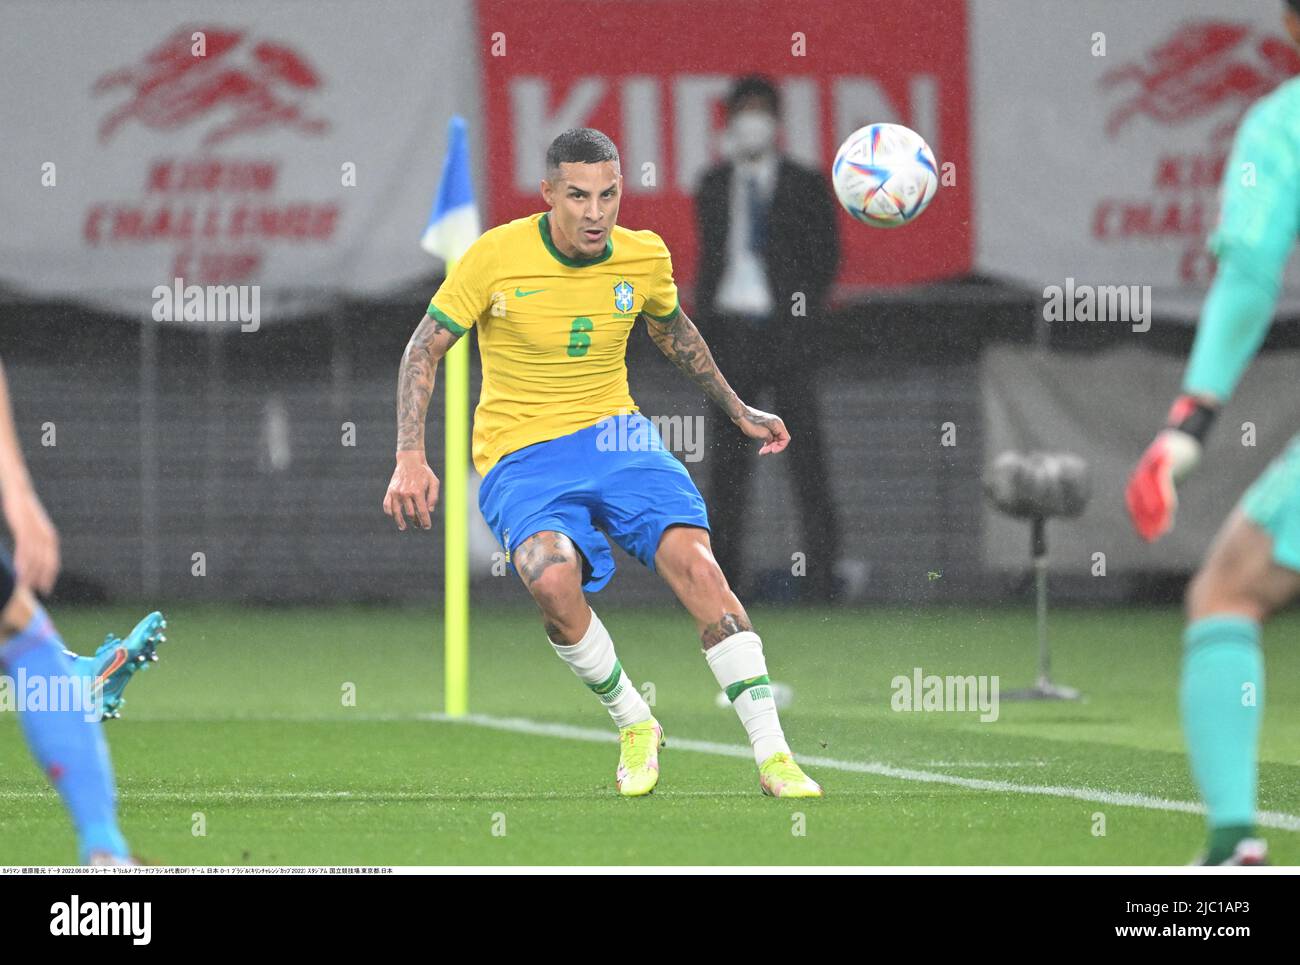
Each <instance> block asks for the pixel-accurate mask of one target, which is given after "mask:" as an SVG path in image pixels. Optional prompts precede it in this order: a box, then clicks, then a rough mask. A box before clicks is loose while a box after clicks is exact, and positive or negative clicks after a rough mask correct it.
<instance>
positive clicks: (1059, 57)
mask: <svg viewBox="0 0 1300 965" xmlns="http://www.w3.org/2000/svg"><path fill="white" fill-rule="evenodd" d="M850 6H851V5H850ZM218 9H219V12H218V13H213V12H212V11H211V5H210V4H207V3H203V2H201V0H171V2H162V0H137V2H125V0H123V2H116V3H112V4H87V3H84V2H81V0H42V2H34V0H10V2H8V3H5V4H0V84H2V85H3V90H4V91H5V97H3V98H0V131H3V132H4V135H3V137H2V138H0V162H3V165H4V167H3V171H4V177H3V178H2V179H0V223H3V224H4V225H5V229H6V230H5V231H4V232H3V233H0V286H3V287H4V288H7V289H11V290H14V291H17V292H19V293H20V294H27V295H31V296H33V297H51V298H74V299H82V300H85V301H88V302H91V303H94V304H96V305H98V306H101V307H108V308H114V309H119V310H123V311H129V312H139V313H148V312H149V311H150V308H151V304H152V292H153V291H154V290H155V289H156V288H157V287H158V286H169V287H171V286H173V284H174V280H175V279H176V278H177V277H180V278H183V279H184V281H185V283H186V284H199V285H225V284H242V285H259V286H262V287H263V288H264V289H266V290H265V291H264V292H263V296H262V301H263V304H264V305H268V304H269V305H274V303H275V300H276V296H277V295H280V296H283V295H284V294H286V293H297V294H299V295H303V294H304V293H317V292H320V291H321V290H325V291H336V292H348V293H355V294H361V295H365V294H375V293H380V292H383V291H385V290H389V289H392V288H394V287H397V286H403V285H407V284H409V283H410V282H411V281H412V280H413V279H416V278H419V277H421V276H426V277H427V276H429V275H431V274H433V273H434V272H436V267H435V266H434V265H432V264H431V263H430V261H429V260H428V257H427V256H426V255H424V254H423V252H422V251H421V250H420V249H419V247H418V245H417V244H416V240H417V239H418V238H419V236H420V234H421V232H422V229H423V227H424V224H425V219H426V216H427V214H428V210H429V205H430V201H431V199H432V195H433V192H434V188H435V184H436V181H437V177H438V173H439V169H440V164H441V159H442V150H443V139H444V137H445V131H446V126H447V119H448V117H449V116H450V115H451V114H453V113H459V114H462V115H464V116H465V117H466V118H467V120H468V122H469V131H470V139H471V143H472V145H473V147H474V154H475V157H476V158H477V159H480V160H481V162H485V163H477V164H476V165H475V187H476V189H477V191H478V192H479V197H480V204H481V206H482V210H483V214H484V224H487V225H492V224H497V223H500V222H502V221H505V220H508V219H510V218H514V217H518V216H520V215H523V214H526V213H529V212H533V211H537V210H540V209H541V208H542V207H543V205H544V202H543V201H542V199H541V196H540V189H539V183H540V181H541V178H542V168H543V161H544V154H545V150H546V147H547V145H548V144H549V142H550V140H551V139H552V138H553V137H554V136H555V135H556V134H557V133H559V132H560V131H562V130H564V129H565V128H568V127H575V126H582V125H589V126H593V127H598V128H600V129H602V130H604V131H606V132H607V133H608V134H609V135H610V136H611V137H613V138H614V140H615V142H616V143H617V144H618V145H619V148H620V151H621V152H622V158H623V172H624V177H625V189H626V194H625V198H624V203H623V207H622V211H621V213H620V220H621V222H622V223H623V224H625V225H627V226H629V227H633V228H651V229H653V230H655V231H657V232H659V233H660V234H661V235H662V236H663V237H664V239H665V240H666V241H667V242H668V245H669V247H670V248H671V250H672V252H673V254H674V259H675V267H676V271H677V277H678V281H679V283H680V284H681V285H682V286H683V288H684V289H685V291H684V296H685V298H686V301H687V304H688V305H689V304H690V298H689V295H690V288H691V286H692V283H693V281H694V277H695V263H696V260H697V252H696V250H695V246H696V243H697V236H696V230H695V224H694V202H693V192H694V191H695V190H696V187H697V184H698V179H699V177H700V175H701V173H702V172H703V171H704V170H705V169H706V168H707V167H708V166H710V165H711V164H713V163H715V162H716V161H717V160H719V159H720V157H721V138H720V134H721V132H722V129H723V126H724V110H723V98H724V97H725V95H726V93H727V91H728V89H729V87H730V85H731V84H732V82H733V81H734V79H735V78H736V77H738V76H739V75H741V74H746V73H752V72H761V73H764V74H767V75H768V76H770V77H772V78H773V79H774V80H775V82H776V83H777V84H778V85H779V87H780V88H781V91H782V94H783V96H784V106H785V111H784V133H783V138H784V147H785V149H786V150H787V151H788V153H789V154H790V155H791V156H793V157H794V158H795V159H797V160H800V161H803V162H804V163H806V164H809V165H813V166H817V167H820V168H821V169H823V170H825V169H826V168H827V167H828V165H829V162H830V160H831V158H832V157H833V156H834V153H835V150H836V148H837V146H838V145H839V143H840V141H841V140H842V139H843V137H844V136H846V135H847V134H848V133H849V132H850V131H852V130H853V129H855V128H857V127H859V126H861V125H862V124H865V123H868V122H873V121H895V122H899V123H903V124H906V125H908V126H909V127H912V128H914V129H916V130H917V131H919V132H920V133H921V134H922V135H923V136H924V137H925V138H926V139H927V140H928V141H929V142H930V144H931V146H932V147H933V148H934V149H935V154H936V156H937V158H938V160H939V162H940V164H941V165H943V166H944V174H945V181H948V182H954V183H946V184H945V185H944V186H943V187H941V188H940V190H939V193H938V196H937V197H936V198H935V200H934V203H933V204H932V205H931V206H930V208H929V209H928V210H927V211H926V212H925V214H924V215H923V216H922V217H921V218H919V219H918V220H917V221H916V222H915V223H913V224H911V225H909V226H908V227H906V228H904V229H901V230H897V231H882V230H873V229H870V228H866V227H864V226H862V225H860V224H858V223H856V222H854V221H852V220H851V219H850V218H849V217H848V215H846V214H841V219H842V220H841V237H842V239H843V243H844V244H843V251H844V256H843V262H842V265H841V269H840V273H839V278H838V283H839V286H838V287H839V292H840V293H841V294H842V295H845V294H847V295H852V294H853V293H854V292H855V291H859V290H863V289H867V288H872V287H877V286H905V285H910V284H915V283H918V282H925V281H930V280H935V279H942V278H947V277H955V276H961V275H964V274H967V273H968V272H970V271H972V270H978V271H981V272H985V273H988V274H992V275H995V276H999V277H1003V278H1006V279H1009V280H1013V281H1016V282H1020V283H1023V284H1027V285H1030V286H1032V287H1035V288H1041V287H1046V286H1067V285H1069V284H1071V282H1070V281H1069V280H1070V279H1073V280H1074V282H1073V284H1077V285H1087V284H1093V285H1119V284H1127V285H1151V286H1152V288H1153V295H1154V298H1155V311H1156V312H1157V313H1158V314H1160V313H1165V314H1167V313H1171V312H1183V313H1186V314H1189V315H1190V314H1192V313H1194V312H1195V310H1196V308H1197V306H1198V305H1199V303H1200V300H1201V298H1202V295H1203V292H1204V288H1205V286H1206V284H1207V282H1208V279H1209V277H1210V275H1211V272H1212V269H1213V265H1212V262H1211V261H1210V259H1209V258H1208V256H1207V255H1206V254H1205V253H1204V239H1205V236H1206V234H1207V233H1208V232H1209V231H1210V230H1211V228H1212V226H1213V223H1214V219H1215V216H1216V213H1217V202H1216V195H1217V191H1218V183H1219V178H1220V174H1221V170H1222V166H1223V164H1224V159H1225V156H1226V153H1227V151H1228V149H1229V147H1230V144H1231V137H1232V133H1233V131H1234V129H1235V127H1236V124H1237V123H1238V121H1239V119H1240V117H1241V115H1242V113H1243V112H1244V111H1245V110H1246V108H1247V107H1248V106H1249V105H1250V104H1251V103H1252V102H1253V101H1255V100H1256V99H1257V98H1259V97H1260V96H1263V95H1264V94H1266V93H1267V92H1268V91H1270V90H1271V89H1272V88H1273V87H1275V86H1276V85H1277V84H1278V83H1279V82H1280V81H1282V80H1283V79H1285V78H1287V77H1289V76H1291V75H1292V74H1294V73H1296V72H1297V71H1298V70H1300V53H1298V52H1297V50H1296V49H1295V47H1294V45H1292V44H1291V43H1290V41H1289V40H1288V39H1287V38H1286V37H1285V36H1284V35H1283V33H1282V27H1281V9H1282V5H1281V4H1280V3H1279V2H1277V0H1240V2H1238V3H1236V4H1233V5H1231V6H1225V5H1224V4H1223V3H1222V2H1221V0H1176V2H1175V0H1169V2H1149V3H1141V4H1135V3H1132V2H1130V0H1075V2H1071V3H1060V4H1043V3H1042V2H1041V0H894V2H891V3H881V4H874V3H873V4H870V5H869V10H870V16H869V17H866V15H865V13H864V14H863V16H860V17H858V18H857V19H853V18H850V17H846V15H845V11H846V9H847V8H846V6H845V5H844V4H841V3H831V2H826V3H813V4H803V5H796V4H791V3H789V2H787V0H734V2H730V3H700V2H696V0H656V2H654V3H651V4H646V3H642V2H634V0H628V2H615V0H548V2H544V3H543V2H517V0H477V2H476V0H438V2H436V3H429V2H425V0H388V2H385V3H382V4H376V5H373V6H366V5H361V4H357V3H356V2H354V0H320V2H316V3H298V2H286V3H272V4H268V3H265V2H262V0H230V2H227V3H224V4H222V5H221V6H220V7H219V8H218ZM200 37H201V38H202V41H203V44H204V47H203V51H202V54H201V55H197V54H196V44H198V43H199V39H198V38H200ZM1293 277H1296V278H1297V281H1298V282H1300V275H1293ZM306 297H307V298H309V299H310V298H312V297H317V296H313V295H312V294H306ZM1284 305H1286V306H1287V307H1296V306H1300V285H1297V286H1296V287H1293V288H1292V289H1290V290H1289V292H1288V297H1286V298H1284ZM274 316H275V309H274V308H270V309H268V311H267V312H266V317H267V318H268V319H273V318H274Z"/></svg>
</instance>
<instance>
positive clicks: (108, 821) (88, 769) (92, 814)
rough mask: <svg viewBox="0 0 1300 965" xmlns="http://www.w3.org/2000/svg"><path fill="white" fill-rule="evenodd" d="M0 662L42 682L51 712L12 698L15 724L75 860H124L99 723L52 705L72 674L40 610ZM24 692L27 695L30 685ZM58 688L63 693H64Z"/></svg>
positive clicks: (7, 646)
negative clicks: (55, 797)
mask: <svg viewBox="0 0 1300 965" xmlns="http://www.w3.org/2000/svg"><path fill="white" fill-rule="evenodd" d="M0 663H3V664H4V665H5V667H6V668H7V670H8V673H9V675H10V676H11V677H14V676H16V675H17V674H18V672H19V671H20V670H21V671H22V672H23V673H24V674H25V676H26V679H27V680H28V681H31V680H33V679H34V678H37V677H40V678H43V679H44V681H45V693H46V695H47V697H49V698H50V699H49V700H47V701H46V702H45V706H46V707H57V709H52V710H51V709H45V710H41V709H30V710H27V709H22V708H23V704H24V703H26V700H25V699H24V698H25V695H24V694H22V693H18V694H17V697H18V704H19V708H20V709H19V713H18V719H19V721H20V722H21V724H22V728H23V734H24V736H25V737H26V738H27V746H28V747H30V748H31V751H32V756H33V757H35V758H36V761H37V763H38V764H40V766H41V768H42V769H43V770H44V771H45V773H46V775H47V776H48V777H49V779H50V783H51V784H53V785H54V787H55V789H56V790H57V791H58V792H59V795H60V796H61V797H62V798H63V803H64V804H65V805H67V808H68V811H69V813H70V814H71V815H72V823H73V825H74V827H75V828H76V830H77V842H78V850H79V851H80V855H81V860H82V861H83V862H84V861H86V860H87V859H88V858H89V857H90V855H91V854H93V853H95V852H105V853H107V854H109V855H112V856H113V857H116V858H127V857H129V852H128V850H127V845H126V841H125V840H124V839H123V837H122V832H121V831H119V830H118V827H117V815H116V804H115V801H114V791H113V769H112V765H111V764H110V763H109V759H108V747H107V745H106V744H105V742H104V735H103V733H102V732H101V731H100V725H99V721H98V720H97V719H95V720H89V719H87V712H86V710H85V709H83V708H77V707H73V708H63V707H61V706H59V705H57V704H56V703H55V702H54V699H53V698H54V695H55V692H56V690H57V689H58V688H57V687H56V686H55V684H56V681H58V680H60V679H62V680H67V679H69V678H71V677H72V676H73V669H72V661H71V660H70V659H69V658H68V657H67V656H65V655H64V647H63V641H62V640H60V639H59V634H58V632H57V631H56V630H55V629H54V624H53V623H51V622H50V618H49V616H47V615H46V613H45V611H44V610H41V609H39V608H38V609H37V611H36V613H35V615H34V616H33V617H32V620H31V622H30V623H29V624H28V625H27V627H26V628H25V629H24V630H23V631H22V632H20V633H18V634H16V635H14V636H12V637H10V638H9V640H8V641H7V642H6V643H5V644H4V645H3V646H0ZM26 689H28V690H30V689H31V687H30V685H29V686H28V688H26ZM63 689H64V691H65V693H66V692H67V688H66V687H65V688H63Z"/></svg>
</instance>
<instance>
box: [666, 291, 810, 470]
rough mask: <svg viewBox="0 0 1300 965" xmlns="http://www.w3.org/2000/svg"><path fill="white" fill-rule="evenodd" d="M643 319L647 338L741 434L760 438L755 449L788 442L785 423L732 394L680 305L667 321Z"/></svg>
mask: <svg viewBox="0 0 1300 965" xmlns="http://www.w3.org/2000/svg"><path fill="white" fill-rule="evenodd" d="M645 319H646V327H647V329H648V330H649V332H650V338H651V339H652V340H653V341H654V343H655V345H657V346H659V351H661V352H663V353H664V355H665V356H667V357H668V359H669V361H671V362H672V363H673V364H674V365H676V366H677V367H678V368H679V369H681V370H682V371H683V372H685V373H686V374H687V375H688V376H689V377H690V379H691V381H693V382H694V383H695V384H696V385H698V386H699V387H700V388H702V389H703V390H704V392H705V394H706V395H707V396H708V397H709V398H710V399H712V400H713V401H714V403H715V404H716V405H717V406H718V407H719V408H720V409H722V411H723V412H725V413H727V415H728V416H730V418H731V421H732V422H734V423H735V424H736V425H737V426H739V427H740V430H741V431H742V432H744V433H745V435H747V436H749V437H750V438H752V439H762V440H763V443H764V444H763V448H761V449H759V450H758V453H759V455H760V456H761V455H764V454H765V453H769V452H780V451H781V450H782V449H784V448H785V447H786V446H787V445H788V444H789V442H790V433H788V432H787V431H786V429H785V423H784V422H782V421H781V420H780V418H778V417H777V416H775V415H772V414H771V413H770V412H763V411H762V410H760V409H755V408H754V407H753V406H748V405H745V403H744V402H742V401H741V400H740V396H738V395H736V392H735V390H734V389H733V388H732V387H731V386H730V385H728V384H727V380H726V379H725V378H723V376H722V373H721V372H720V371H719V370H718V366H717V364H716V363H715V362H714V361H713V353H712V352H710V351H709V347H708V345H706V344H705V343H704V338H703V336H701V335H700V332H699V329H697V328H696V327H695V323H694V322H692V321H691V320H690V319H689V318H687V317H686V313H685V312H684V311H682V309H681V308H680V306H679V307H678V309H677V312H676V314H674V315H673V316H672V318H670V319H668V320H667V321H663V322H661V321H658V320H657V319H653V318H651V317H650V316H649V315H646V316H645Z"/></svg>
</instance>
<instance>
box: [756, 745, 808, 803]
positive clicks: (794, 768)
mask: <svg viewBox="0 0 1300 965" xmlns="http://www.w3.org/2000/svg"><path fill="white" fill-rule="evenodd" d="M758 786H759V787H761V788H762V789H763V793H764V794H768V795H770V796H772V797H821V796H822V786H821V785H820V784H818V783H817V782H816V781H814V780H813V779H812V778H811V777H809V776H808V775H807V774H805V773H804V772H803V771H802V770H801V769H800V767H799V765H798V764H796V763H795V762H794V758H793V757H791V756H790V755H789V754H786V753H784V752H781V751H778V752H777V753H775V754H773V755H772V756H771V757H769V758H768V759H767V760H765V761H764V762H763V763H762V764H760V765H759V766H758Z"/></svg>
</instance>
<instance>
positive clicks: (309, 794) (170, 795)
mask: <svg viewBox="0 0 1300 965" xmlns="http://www.w3.org/2000/svg"><path fill="white" fill-rule="evenodd" d="M655 794H656V795H657V796H663V797H706V798H715V797H744V798H752V797H753V796H754V792H753V791H748V790H745V791H664V790H657V791H655ZM118 796H119V797H121V798H123V799H125V800H127V801H176V802H184V803H187V804H201V803H203V802H204V801H212V800H216V801H344V802H347V803H352V804H370V803H375V802H386V801H429V802H435V801H590V800H591V794H590V793H589V792H586V791H501V792H491V791H466V792H460V791H454V792H452V791H254V790H248V791H233V790H229V789H225V788H221V789H216V790H212V789H208V788H195V789H194V790H193V791H133V790H131V788H130V787H127V788H125V789H121V788H119V791H118ZM47 798H48V799H49V800H51V801H56V800H58V794H57V793H56V792H55V791H54V790H52V789H49V788H46V789H37V788H33V789H31V790H23V791H13V790H10V791H0V801H32V800H43V799H47Z"/></svg>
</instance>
